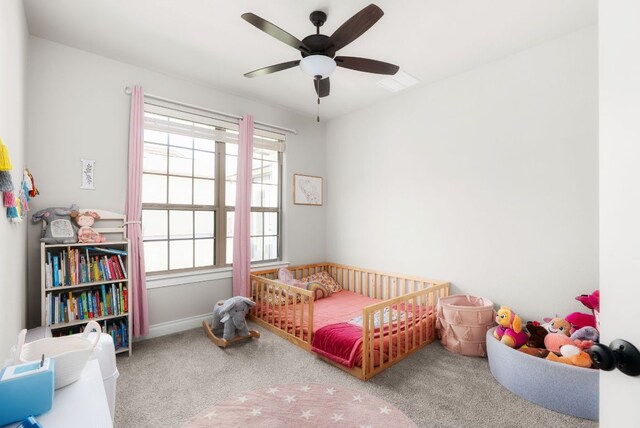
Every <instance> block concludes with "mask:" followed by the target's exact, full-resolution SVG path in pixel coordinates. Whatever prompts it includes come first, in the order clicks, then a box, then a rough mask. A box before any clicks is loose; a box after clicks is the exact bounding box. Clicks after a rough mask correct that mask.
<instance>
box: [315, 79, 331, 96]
mask: <svg viewBox="0 0 640 428" xmlns="http://www.w3.org/2000/svg"><path fill="white" fill-rule="evenodd" d="M313 86H314V87H315V88H316V94H318V96H319V97H320V98H323V97H326V96H328V95H329V89H330V86H331V85H330V84H329V78H328V77H326V78H324V79H322V80H318V79H315V80H314V81H313Z"/></svg>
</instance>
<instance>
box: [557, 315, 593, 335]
mask: <svg viewBox="0 0 640 428" xmlns="http://www.w3.org/2000/svg"><path fill="white" fill-rule="evenodd" d="M564 319H566V320H567V321H569V324H571V334H573V333H575V332H576V330H580V329H581V328H582V327H593V328H595V327H596V317H595V316H593V315H589V314H583V313H582V312H572V313H570V314H569V315H567V316H566V317H564Z"/></svg>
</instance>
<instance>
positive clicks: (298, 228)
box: [29, 37, 325, 326]
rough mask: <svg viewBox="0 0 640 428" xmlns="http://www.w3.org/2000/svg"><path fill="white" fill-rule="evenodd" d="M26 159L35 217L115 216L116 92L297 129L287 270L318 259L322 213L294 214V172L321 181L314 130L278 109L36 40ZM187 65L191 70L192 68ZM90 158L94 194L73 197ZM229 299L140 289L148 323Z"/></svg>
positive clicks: (193, 288)
mask: <svg viewBox="0 0 640 428" xmlns="http://www.w3.org/2000/svg"><path fill="white" fill-rule="evenodd" d="M29 56H30V58H29V85H30V88H31V90H30V93H29V120H30V124H31V125H30V128H29V130H30V133H29V155H30V158H31V159H33V163H32V165H31V167H32V171H33V173H34V174H35V176H36V178H37V179H39V180H38V184H39V185H40V191H41V196H40V197H39V198H38V199H37V204H35V207H34V208H35V209H41V208H45V207H48V206H68V205H70V204H72V203H77V204H78V205H80V206H81V207H95V208H103V209H108V210H112V211H117V212H122V211H124V201H125V191H126V171H127V146H128V132H129V131H128V130H129V103H130V99H129V96H127V95H125V93H124V88H125V86H131V85H134V84H140V85H141V86H142V87H143V88H144V90H145V91H146V92H147V93H150V94H154V95H159V96H162V97H166V98H170V99H175V100H180V101H182V102H185V103H190V104H194V105H198V106H202V107H206V108H210V109H214V110H218V111H224V112H228V113H232V114H238V115H241V114H243V113H249V114H253V115H254V117H255V120H257V121H262V122H266V123H271V124H277V125H280V126H284V127H288V128H295V129H298V130H299V134H298V135H291V134H289V135H287V151H286V155H285V156H286V159H285V173H284V185H285V188H284V194H283V199H284V207H285V221H284V223H285V224H286V227H287V229H286V230H285V231H284V233H285V237H284V239H285V242H284V246H285V249H286V256H287V258H288V259H289V261H291V262H292V263H307V262H314V261H320V260H324V258H325V248H324V224H325V214H324V212H325V209H324V207H320V208H318V207H313V208H309V207H299V206H294V205H293V203H292V200H291V197H292V191H291V181H292V180H293V178H292V177H293V173H294V172H303V173H308V174H312V175H320V176H324V174H325V169H324V137H325V129H324V124H319V125H318V124H316V123H315V122H314V121H313V120H312V119H308V118H303V117H301V116H298V115H297V114H295V113H292V112H289V111H285V110H283V109H281V108H277V107H274V106H269V105H266V104H262V103H258V102H254V101H251V100H248V99H244V98H240V97H237V96H234V95H230V94H226V93H223V92H220V91H217V90H214V89H212V88H209V87H204V86H200V85H198V84H194V83H191V82H188V81H184V80H180V79H177V78H173V77H170V76H167V75H164V74H160V73H156V72H152V71H149V70H145V69H142V68H138V67H134V66H131V65H128V64H124V63H121V62H117V61H113V60H110V59H107V58H104V57H101V56H97V55H94V54H90V53H87V52H84V51H80V50H77V49H73V48H69V47H67V46H64V45H60V44H56V43H52V42H49V41H46V40H43V39H39V38H35V37H31V38H30V39H29ZM194 66H195V65H194ZM82 158H86V159H95V160H96V177H95V181H96V190H93V191H91V190H81V189H80V159H82ZM37 233H38V228H37V227H35V226H32V227H31V228H30V229H29V287H30V288H29V293H30V296H32V297H33V299H30V304H29V323H30V324H31V325H36V324H39V322H40V319H39V317H40V315H39V314H40V312H39V275H40V273H39V265H38V264H39V260H38V258H39V253H38V245H39V243H38V236H37ZM229 296H231V281H230V280H221V281H217V282H211V281H209V282H204V283H203V282H200V283H196V284H186V285H180V286H173V287H167V288H156V289H150V290H149V314H150V315H149V321H150V324H151V325H152V326H153V325H155V324H161V323H167V322H171V321H173V320H178V319H184V318H189V317H193V316H197V315H201V314H204V313H208V312H209V311H210V310H211V308H212V306H213V304H214V303H215V302H216V301H217V300H219V299H222V298H227V297H229Z"/></svg>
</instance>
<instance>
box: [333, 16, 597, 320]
mask: <svg viewBox="0 0 640 428" xmlns="http://www.w3.org/2000/svg"><path fill="white" fill-rule="evenodd" d="M596 37H597V36H596V29H595V28H588V29H584V30H582V31H579V32H577V33H574V34H571V35H568V36H565V37H563V38H560V39H556V40H554V41H551V42H549V43H546V44H543V45H539V46H537V47H534V48H531V49H528V50H526V51H523V52H520V53H518V54H516V55H512V56H509V57H507V58H504V59H503V60H501V61H497V62H493V63H490V64H487V65H485V66H482V67H480V68H477V69H474V70H472V71H469V72H467V73H464V74H460V75H457V76H454V77H451V78H449V79H446V80H443V81H440V82H437V83H435V84H432V85H428V86H426V85H425V86H422V87H419V88H417V89H414V90H410V91H408V92H407V93H404V94H399V95H398V96H397V97H395V98H393V99H392V100H391V101H389V102H386V103H384V104H380V105H376V106H373V107H370V108H367V109H365V110H361V111H359V112H356V113H353V114H350V115H347V116H345V117H341V118H339V119H336V120H334V121H332V122H330V123H329V124H328V125H327V159H326V164H327V184H328V197H327V201H328V202H327V231H328V233H327V256H328V257H327V258H328V259H329V260H330V261H337V262H340V263H346V264H351V265H357V266H362V267H369V268H376V269H380V270H384V271H392V272H404V273H408V274H414V275H421V276H426V277H432V278H438V279H445V280H449V281H451V282H452V283H453V285H454V289H453V291H454V292H455V293H470V294H473V295H481V296H484V297H487V298H489V299H492V300H493V301H494V302H495V303H496V304H499V305H509V306H511V307H512V308H513V309H514V310H515V311H516V312H518V313H520V314H521V315H522V316H523V317H524V318H526V319H541V318H542V317H545V316H554V315H555V314H559V315H562V316H564V315H567V314H568V313H569V312H572V311H576V310H581V309H582V308H583V307H582V305H581V304H580V303H578V302H576V301H575V300H574V297H575V296H577V295H579V294H581V293H585V292H591V291H592V290H594V289H596V288H597V287H598V175H597V174H598V157H597V156H598V152H597V149H598V146H597V138H598V135H597V132H598V127H597V120H598V116H597V114H598V105H597V102H598V98H597V95H598V92H597V87H598V86H597V85H598V80H597V38H596ZM426 54H428V53H426Z"/></svg>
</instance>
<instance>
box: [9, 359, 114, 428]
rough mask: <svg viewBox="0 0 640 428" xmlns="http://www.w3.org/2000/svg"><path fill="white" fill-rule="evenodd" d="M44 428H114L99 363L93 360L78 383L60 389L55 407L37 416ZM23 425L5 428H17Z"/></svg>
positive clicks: (54, 401)
mask: <svg viewBox="0 0 640 428" xmlns="http://www.w3.org/2000/svg"><path fill="white" fill-rule="evenodd" d="M36 420H37V421H38V422H39V423H40V425H42V426H43V427H44V428H76V427H77V428H85V427H94V428H112V427H113V423H112V422H111V413H110V412H109V405H108V403H107V395H106V394H105V392H104V385H103V382H102V374H101V372H100V365H99V363H98V360H90V361H89V362H87V365H86V366H85V368H84V371H83V372H82V376H80V379H78V380H77V381H76V382H74V383H72V384H71V385H68V386H65V387H64V388H60V389H57V390H56V392H55V395H54V398H53V407H52V408H51V410H49V411H48V412H46V413H43V414H41V415H40V416H36ZM18 424H19V423H15V424H10V425H5V426H4V427H2V428H14V427H16V426H18Z"/></svg>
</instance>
